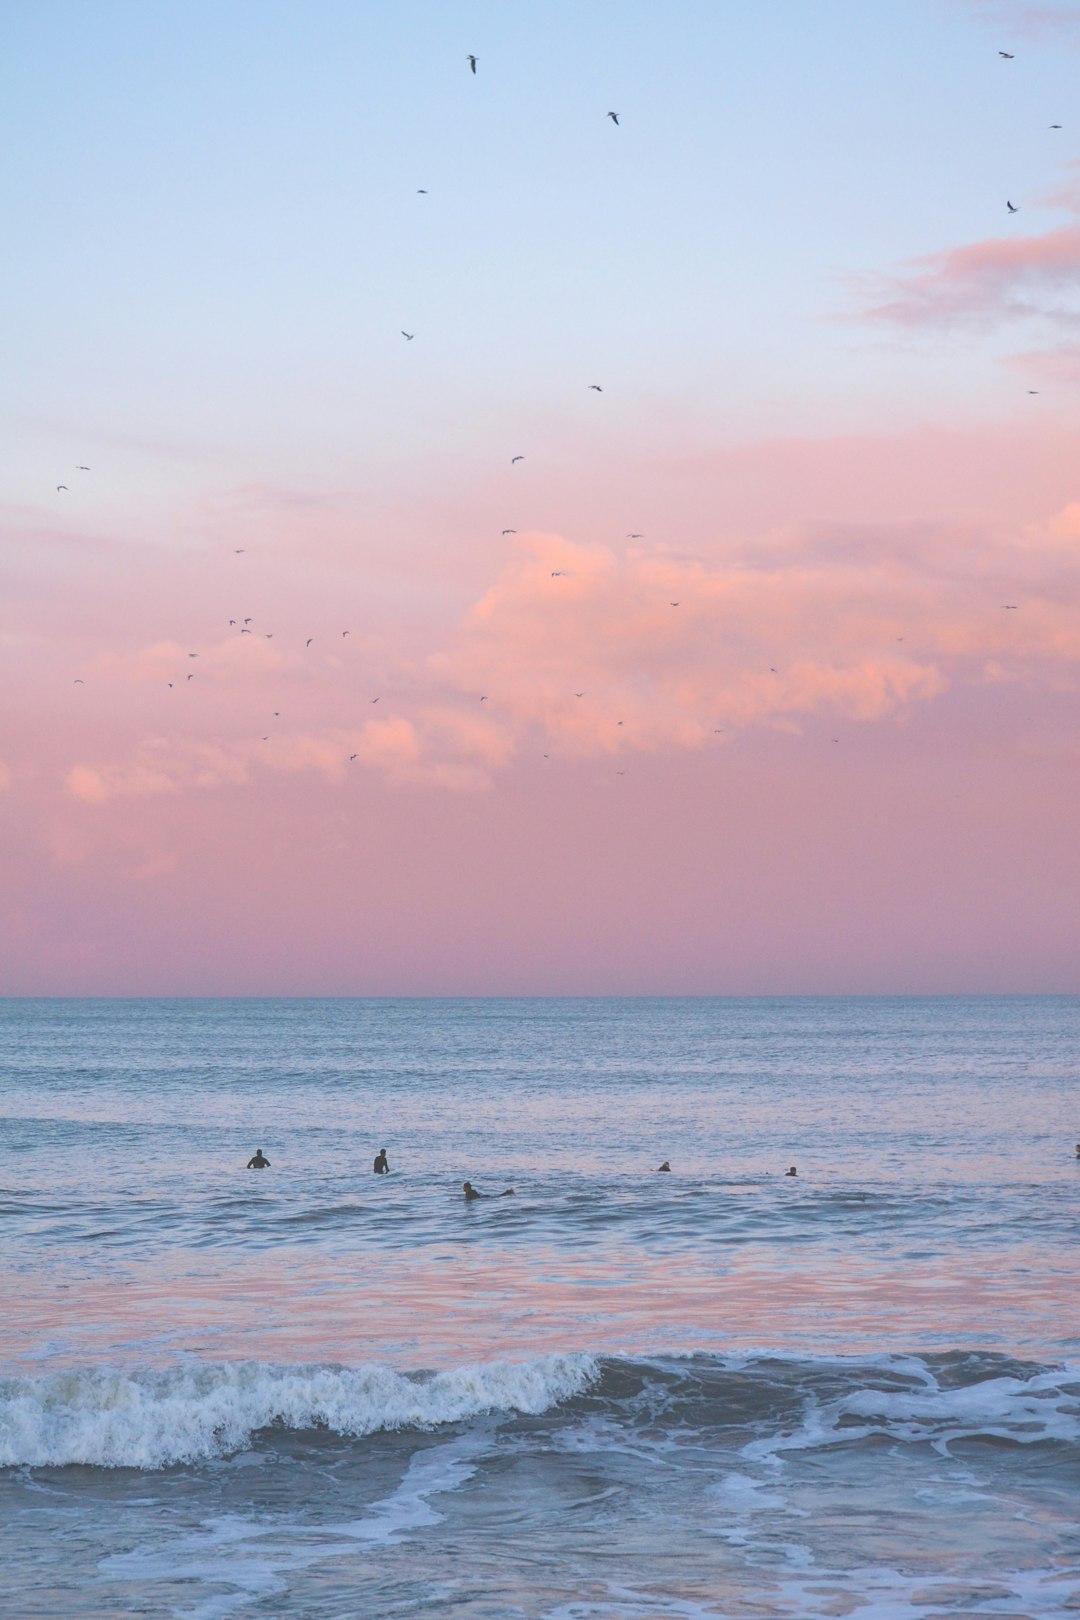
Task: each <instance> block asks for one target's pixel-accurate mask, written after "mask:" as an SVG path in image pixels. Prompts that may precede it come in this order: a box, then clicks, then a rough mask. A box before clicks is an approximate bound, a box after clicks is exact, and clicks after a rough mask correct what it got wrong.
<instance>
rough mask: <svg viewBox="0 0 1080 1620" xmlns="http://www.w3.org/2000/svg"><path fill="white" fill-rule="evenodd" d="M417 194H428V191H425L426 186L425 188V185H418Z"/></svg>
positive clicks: (420, 195)
mask: <svg viewBox="0 0 1080 1620" xmlns="http://www.w3.org/2000/svg"><path fill="white" fill-rule="evenodd" d="M416 195H417V196H418V197H426V196H427V192H426V191H425V190H424V188H423V186H417V188H416Z"/></svg>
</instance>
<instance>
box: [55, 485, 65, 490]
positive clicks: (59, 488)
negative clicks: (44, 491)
mask: <svg viewBox="0 0 1080 1620" xmlns="http://www.w3.org/2000/svg"><path fill="white" fill-rule="evenodd" d="M56 487H57V490H61V489H67V485H66V484H57V486H56Z"/></svg>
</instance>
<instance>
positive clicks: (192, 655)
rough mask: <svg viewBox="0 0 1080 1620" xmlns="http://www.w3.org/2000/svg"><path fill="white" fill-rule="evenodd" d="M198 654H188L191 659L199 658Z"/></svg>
mask: <svg viewBox="0 0 1080 1620" xmlns="http://www.w3.org/2000/svg"><path fill="white" fill-rule="evenodd" d="M198 656H199V655H198V653H188V657H189V658H198Z"/></svg>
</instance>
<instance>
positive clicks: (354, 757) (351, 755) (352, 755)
mask: <svg viewBox="0 0 1080 1620" xmlns="http://www.w3.org/2000/svg"><path fill="white" fill-rule="evenodd" d="M349 758H350V759H356V758H357V755H356V754H350V755H349Z"/></svg>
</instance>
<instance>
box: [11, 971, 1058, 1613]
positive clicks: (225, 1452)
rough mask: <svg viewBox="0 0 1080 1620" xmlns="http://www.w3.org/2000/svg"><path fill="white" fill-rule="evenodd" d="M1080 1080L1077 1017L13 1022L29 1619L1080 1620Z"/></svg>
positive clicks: (859, 1004) (1044, 1007)
mask: <svg viewBox="0 0 1080 1620" xmlns="http://www.w3.org/2000/svg"><path fill="white" fill-rule="evenodd" d="M1078 1068H1080V1001H1078V1000H1076V999H1069V998H1057V999H1053V998H1048V999H1021V998H1018V999H1008V998H1005V999H987V1000H979V999H972V1000H965V999H934V1000H909V999H887V1000H865V999H857V1000H816V999H797V1000H771V999H770V1000H721V999H718V1000H708V999H694V1000H677V999H665V1000H582V1001H572V1000H570V1001H567V1000H558V1001H554V1000H553V1001H546V1000H520V1001H510V1000H476V1001H419V1000H418V1001H406V1000H394V1001H359V1000H358V1001H346V1000H335V1001H312V1000H306V1001H286V1000H268V1001H213V1000H207V1001H127V1002H125V1001H48V1000H39V1001H8V1002H3V1003H0V1115H2V1117H3V1138H2V1170H0V1219H2V1222H3V1235H4V1243H3V1250H2V1255H0V1289H2V1303H0V1523H2V1525H3V1529H4V1536H3V1542H2V1547H0V1612H3V1613H4V1614H11V1615H16V1616H19V1617H20V1620H22V1617H26V1620H31V1617H49V1620H59V1617H71V1620H76V1617H77V1620H95V1617H105V1616H110V1617H112V1616H121V1615H123V1616H127V1615H133V1614H138V1615H144V1616H162V1617H165V1616H170V1617H171V1616H185V1617H190V1620H219V1617H221V1620H224V1617H229V1616H236V1617H238V1620H243V1617H246V1616H252V1617H258V1616H270V1615H273V1616H275V1617H276V1616H289V1617H299V1616H310V1617H313V1620H314V1617H316V1616H317V1617H319V1620H346V1617H354V1616H368V1615H370V1616H378V1617H390V1616H412V1615H424V1616H426V1615H431V1616H438V1615H454V1616H460V1617H461V1620H481V1617H483V1620H492V1617H499V1620H502V1617H515V1620H517V1617H521V1620H590V1617H610V1620H623V1617H625V1620H637V1617H645V1616H649V1617H654V1616H655V1617H679V1620H682V1617H685V1620H698V1617H717V1616H740V1617H741V1616H747V1617H751V1616H754V1617H767V1616H786V1617H793V1620H802V1617H814V1616H845V1617H851V1620H894V1617H895V1620H901V1617H902V1620H945V1617H950V1616H957V1617H961V1616H962V1617H965V1620H972V1617H976V1616H998V1615H1010V1616H1040V1617H1041V1616H1052V1615H1054V1616H1064V1615H1068V1614H1074V1613H1080V1533H1078V1531H1077V1527H1076V1521H1077V1509H1078V1506H1080V1466H1078V1465H1080V1313H1078V1310H1077V1295H1078V1289H1077V1284H1078V1281H1080V1278H1078V1265H1077V1234H1078V1216H1080V1162H1078V1161H1077V1160H1076V1158H1075V1156H1074V1143H1075V1142H1076V1141H1077V1139H1078V1138H1080V1106H1078V1097H1077V1089H1076V1080H1077V1073H1078ZM383 1146H385V1147H386V1149H387V1152H388V1156H389V1162H390V1166H391V1172H390V1174H389V1175H388V1176H385V1177H378V1176H375V1175H373V1173H372V1161H373V1158H374V1155H375V1153H376V1151H377V1150H378V1148H380V1147H383ZM259 1147H261V1148H262V1149H263V1150H264V1152H265V1153H266V1155H267V1156H268V1157H269V1159H270V1161H271V1166H270V1168H269V1169H267V1170H263V1171H254V1170H252V1171H249V1170H246V1169H245V1168H244V1167H245V1165H246V1163H247V1160H248V1159H249V1158H250V1157H251V1156H252V1154H254V1152H255V1150H256V1148H259ZM663 1161H668V1162H670V1165H671V1171H670V1173H663V1172H660V1171H658V1168H657V1167H658V1166H659V1164H660V1163H661V1162H663ZM792 1165H795V1166H796V1167H797V1172H798V1173H797V1175H795V1176H789V1175H786V1174H785V1172H786V1171H787V1170H788V1168H789V1167H790V1166H792ZM465 1179H469V1180H470V1181H472V1182H473V1183H474V1185H475V1186H477V1187H478V1188H479V1189H480V1190H482V1191H483V1192H486V1193H491V1194H498V1193H501V1192H502V1191H503V1190H504V1188H507V1187H513V1188H514V1195H513V1197H506V1198H502V1197H491V1198H485V1199H482V1200H479V1201H477V1202H475V1203H471V1204H470V1203H466V1202H465V1200H464V1199H463V1197H462V1192H461V1188H462V1183H463V1181H464V1180H465Z"/></svg>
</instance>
